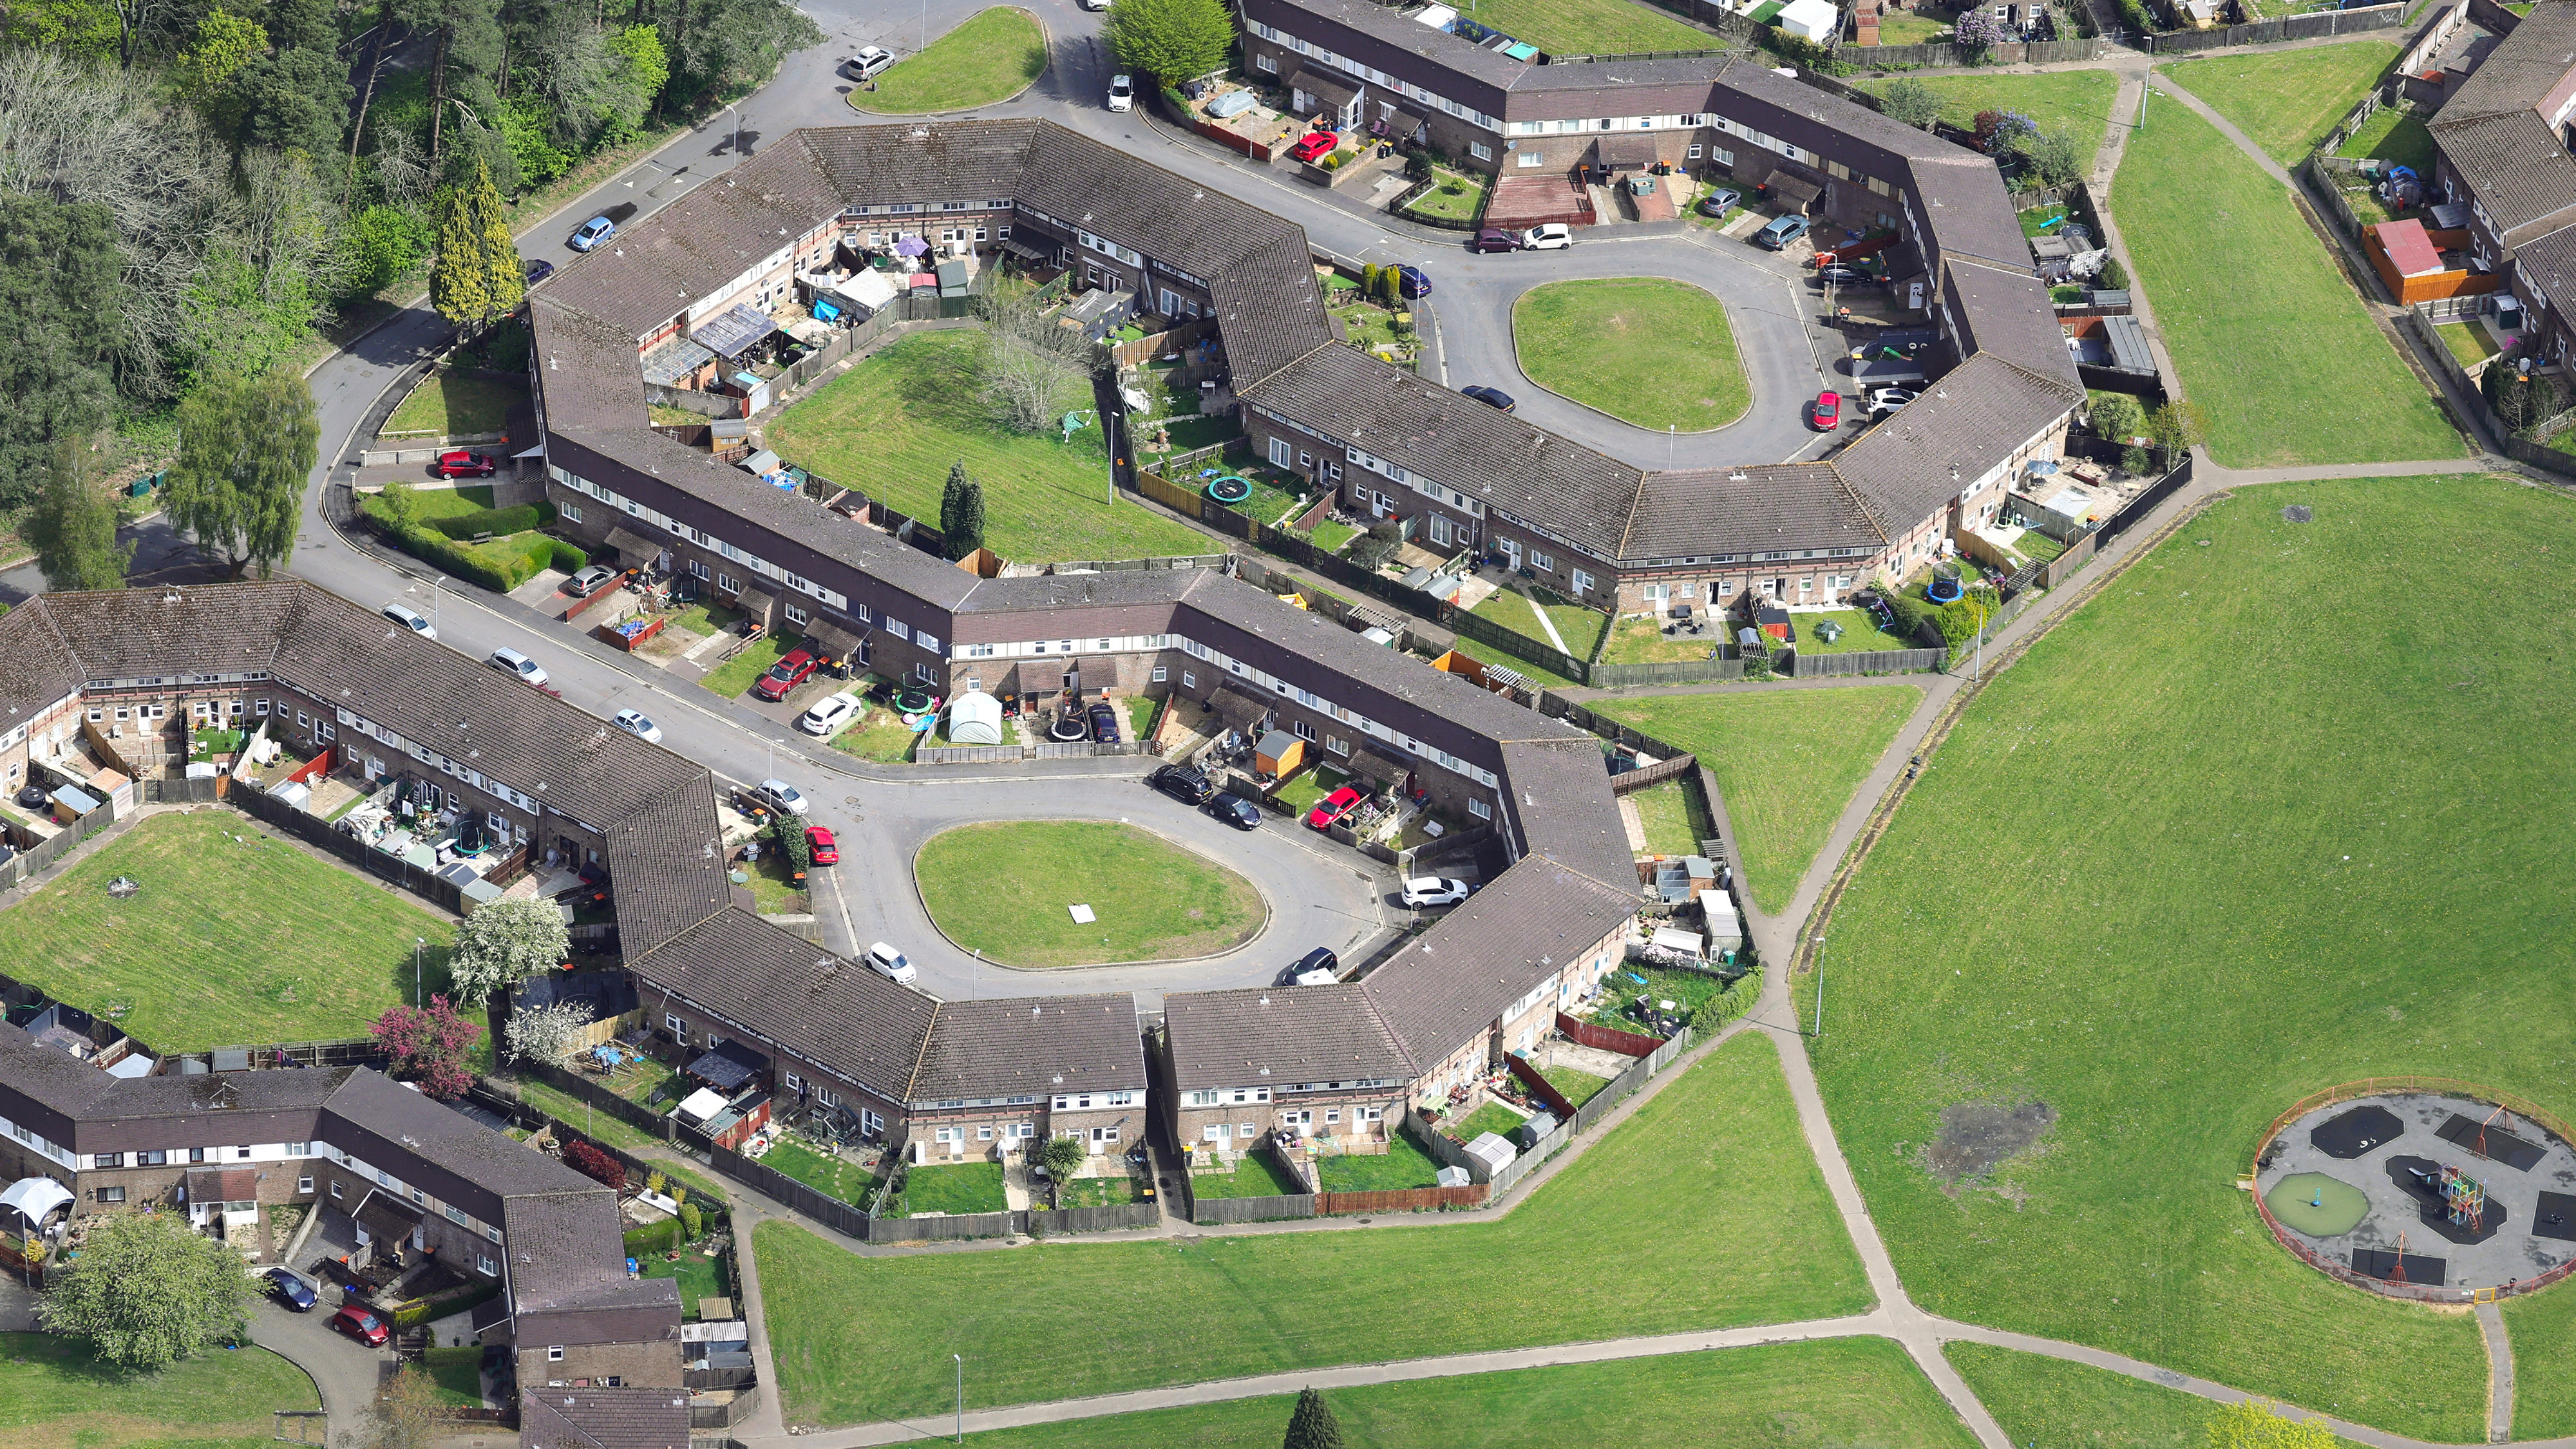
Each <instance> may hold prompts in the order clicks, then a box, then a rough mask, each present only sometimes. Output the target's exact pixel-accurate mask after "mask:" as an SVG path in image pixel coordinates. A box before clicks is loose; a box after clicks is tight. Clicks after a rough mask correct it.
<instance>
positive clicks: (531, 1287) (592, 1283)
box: [459, 1118, 680, 1343]
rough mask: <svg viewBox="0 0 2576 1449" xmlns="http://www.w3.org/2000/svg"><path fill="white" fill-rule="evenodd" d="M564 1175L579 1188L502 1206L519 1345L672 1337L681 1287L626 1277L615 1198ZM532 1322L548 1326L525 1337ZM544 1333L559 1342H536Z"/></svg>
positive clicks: (514, 1197) (670, 1281)
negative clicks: (538, 1319) (519, 1322)
mask: <svg viewBox="0 0 2576 1449" xmlns="http://www.w3.org/2000/svg"><path fill="white" fill-rule="evenodd" d="M459 1120H463V1119H461V1118H460V1119H459ZM485 1135H487V1136H489V1135H493V1134H489V1133H487V1134H485ZM502 1140H503V1141H507V1140H508V1139H507V1138H503V1139H502ZM566 1175H567V1176H572V1177H573V1178H574V1181H575V1182H577V1183H578V1184H579V1186H577V1187H567V1188H565V1189H563V1190H561V1191H556V1192H542V1193H518V1194H514V1195H512V1196H511V1197H509V1198H508V1199H507V1200H505V1201H504V1202H503V1203H502V1204H501V1211H500V1214H499V1218H500V1222H501V1232H502V1234H503V1236H504V1238H505V1239H506V1240H507V1244H508V1247H509V1252H510V1262H509V1284H510V1308H511V1312H512V1313H513V1314H515V1315H516V1316H517V1317H519V1318H520V1319H521V1320H522V1336H521V1340H520V1341H521V1342H522V1343H528V1342H536V1343H603V1342H612V1343H613V1342H633V1341H637V1340H648V1339H656V1338H674V1339H676V1338H677V1337H678V1336H679V1327H680V1285H679V1283H678V1281H677V1280H675V1279H670V1278H630V1277H628V1276H626V1242H625V1237H624V1233H623V1227H624V1224H623V1223H622V1221H621V1220H620V1219H619V1217H618V1212H617V1194H616V1192H615V1191H614V1190H612V1189H610V1188H608V1187H605V1186H602V1185H601V1184H599V1183H596V1182H592V1181H591V1180H590V1179H589V1178H586V1177H580V1176H578V1175H577V1174H572V1173H570V1172H569V1170H567V1173H566ZM531 1316H540V1317H547V1318H550V1319H552V1320H553V1322H552V1323H550V1324H549V1325H548V1326H547V1327H545V1328H541V1329H538V1330H537V1331H536V1332H528V1331H526V1329H527V1325H526V1323H525V1320H527V1319H528V1318H529V1317H531ZM585 1320H587V1321H585ZM547 1333H552V1334H554V1335H556V1336H553V1337H546V1336H541V1335H544V1334H547Z"/></svg>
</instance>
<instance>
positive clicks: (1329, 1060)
mask: <svg viewBox="0 0 2576 1449" xmlns="http://www.w3.org/2000/svg"><path fill="white" fill-rule="evenodd" d="M1163 1030H1164V1033H1165V1035H1166V1036H1167V1037H1168V1038H1169V1040H1170V1042H1171V1047H1172V1074H1173V1081H1172V1088H1173V1090H1175V1091H1181V1092H1190V1091H1198V1090H1202V1089H1204V1088H1209V1087H1258V1086H1275V1087H1289V1086H1295V1085H1298V1084H1300V1083H1322V1082H1348V1081H1381V1080H1393V1081H1397V1082H1409V1081H1411V1080H1412V1079H1413V1077H1414V1076H1415V1075H1416V1073H1417V1072H1419V1070H1420V1068H1419V1067H1417V1066H1416V1065H1415V1063H1414V1061H1413V1059H1412V1058H1410V1057H1408V1056H1406V1055H1405V1051H1404V1044H1403V1043H1402V1042H1400V1041H1398V1040H1396V1037H1395V1034H1394V1033H1393V1032H1392V1031H1389V1030H1388V1029H1387V1025H1386V1023H1385V1021H1384V1020H1382V1019H1381V1018H1380V1017H1379V1015H1378V1012H1377V1008H1376V1007H1375V1006H1373V1005H1372V1004H1370V1001H1369V996H1368V992H1367V991H1365V990H1363V989H1362V988H1361V986H1360V984H1359V983H1357V982H1344V983H1342V984H1340V985H1336V986H1280V987H1268V988H1263V987H1255V988H1251V989H1248V990H1243V991H1181V992H1174V993H1172V994H1171V995H1168V996H1166V997H1164V998H1163Z"/></svg>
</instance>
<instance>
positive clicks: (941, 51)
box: [850, 5, 1047, 116]
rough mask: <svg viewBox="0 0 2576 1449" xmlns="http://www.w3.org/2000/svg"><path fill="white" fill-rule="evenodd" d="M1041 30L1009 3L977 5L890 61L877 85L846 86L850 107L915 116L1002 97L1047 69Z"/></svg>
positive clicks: (991, 101) (884, 113)
mask: <svg viewBox="0 0 2576 1449" xmlns="http://www.w3.org/2000/svg"><path fill="white" fill-rule="evenodd" d="M1046 67H1047V44H1046V31H1045V30H1043V29H1042V28H1040V27H1039V25H1038V18H1037V17H1036V16H1035V15H1032V14H1030V13H1029V12H1028V11H1026V10H1022V9H1020V8H1019V7H1017V6H1014V5H996V6H994V7H993V8H991V9H989V10H979V11H977V12H975V14H974V15H972V16H970V17H969V18H968V19H967V21H966V23H965V24H963V25H960V26H958V27H957V28H956V29H954V30H952V31H949V32H948V33H947V34H946V35H943V36H941V37H939V38H938V39H937V40H934V41H932V42H931V43H930V48H929V49H927V50H924V51H921V52H920V53H918V54H916V55H910V56H906V57H905V58H904V59H902V60H899V61H897V62H895V63H894V64H893V65H892V66H890V67H888V68H887V69H886V70H885V71H884V72H883V73H882V74H880V75H878V77H877V88H876V89H875V90H873V91H871V90H867V89H864V88H861V89H857V90H853V91H851V92H850V107H851V109H853V110H858V111H866V112H871V113H874V114H878V115H892V116H918V115H925V114H928V113H930V112H933V111H962V110H965V109H967V108H968V107H970V106H983V105H990V104H992V103H993V102H995V101H999V100H1007V99H1009V98H1010V97H1012V96H1014V95H1017V94H1018V93H1019V92H1021V91H1023V90H1025V89H1027V88H1028V85H1029V83H1030V82H1031V81H1034V80H1036V79H1037V78H1038V76H1039V75H1040V74H1041V73H1042V72H1044V71H1045V70H1046Z"/></svg>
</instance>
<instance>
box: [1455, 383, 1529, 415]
mask: <svg viewBox="0 0 2576 1449" xmlns="http://www.w3.org/2000/svg"><path fill="white" fill-rule="evenodd" d="M1458 391H1459V393H1460V394H1461V395H1462V396H1465V397H1471V398H1474V399H1475V400H1476V401H1478V402H1480V403H1483V404H1484V405H1485V406H1487V407H1489V408H1501V409H1502V410H1503V411H1504V412H1510V411H1511V410H1512V409H1514V408H1516V407H1519V406H1520V404H1519V403H1516V402H1514V401H1512V395H1511V394H1510V393H1507V392H1501V391H1497V390H1496V389H1494V388H1490V387H1486V386H1484V385H1483V384H1481V383H1479V384H1477V385H1476V386H1473V387H1462V388H1460V389H1458Z"/></svg>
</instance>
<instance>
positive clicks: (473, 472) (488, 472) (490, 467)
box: [438, 448, 501, 478]
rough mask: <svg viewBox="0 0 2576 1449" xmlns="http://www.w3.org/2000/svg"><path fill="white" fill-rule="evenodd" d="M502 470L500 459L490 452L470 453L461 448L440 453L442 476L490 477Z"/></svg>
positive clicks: (439, 474)
mask: <svg viewBox="0 0 2576 1449" xmlns="http://www.w3.org/2000/svg"><path fill="white" fill-rule="evenodd" d="M500 471H501V463H500V460H499V459H497V458H495V457H493V456H492V455H491V454H489V453H469V452H466V451H465V450H464V449H462V448H459V449H457V450H456V451H455V452H452V453H441V454H439V455H438V476H439V477H441V478H489V477H491V476H492V475H493V474H495V473H498V472H500Z"/></svg>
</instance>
